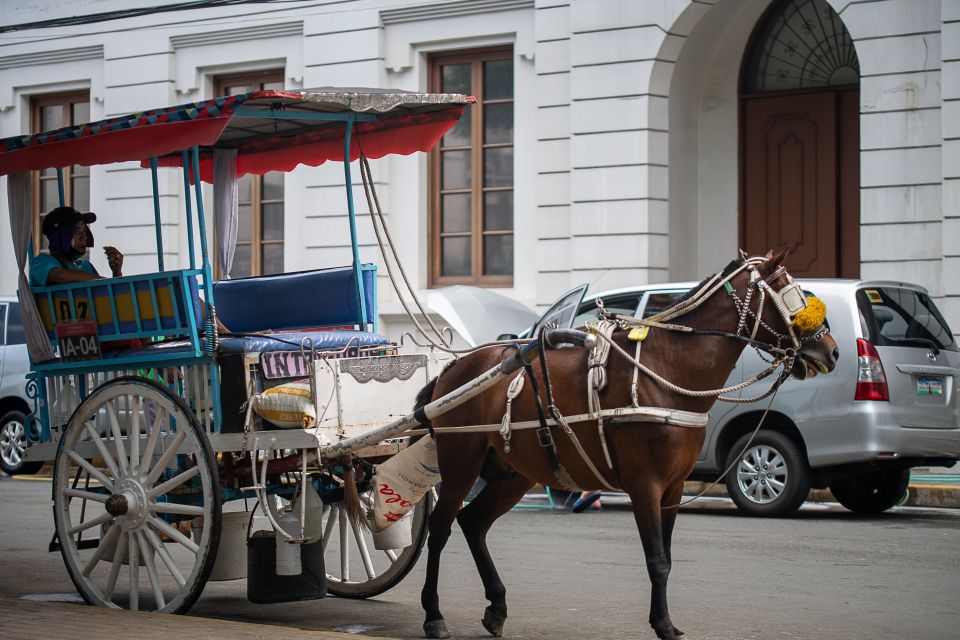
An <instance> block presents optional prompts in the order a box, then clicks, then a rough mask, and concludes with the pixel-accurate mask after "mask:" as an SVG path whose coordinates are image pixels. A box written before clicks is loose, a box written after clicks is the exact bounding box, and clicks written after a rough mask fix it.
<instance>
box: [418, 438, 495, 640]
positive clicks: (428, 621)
mask: <svg viewBox="0 0 960 640" xmlns="http://www.w3.org/2000/svg"><path fill="white" fill-rule="evenodd" d="M469 453H470V452H467V451H464V455H463V457H462V459H461V463H462V464H461V465H460V467H459V469H458V472H457V473H456V474H453V473H449V474H448V473H447V472H446V470H445V469H441V473H442V474H443V483H442V484H441V485H440V495H439V497H438V499H437V505H436V506H435V507H434V509H433V513H431V514H430V522H429V531H430V533H429V537H428V538H427V576H426V578H425V579H424V581H423V590H422V591H421V592H420V604H421V606H422V607H423V610H424V613H425V614H426V615H425V619H424V622H423V633H424V635H425V636H426V637H427V638H449V637H450V632H449V631H448V630H447V625H446V623H445V622H444V620H443V614H442V613H441V612H440V595H439V592H438V584H439V580H440V554H441V553H442V552H443V547H444V546H445V545H446V544H447V540H448V539H449V538H450V527H451V526H452V525H453V521H454V520H455V519H456V517H457V512H458V511H460V507H461V506H463V499H464V498H465V497H467V494H468V493H469V492H470V488H471V487H472V486H473V483H474V482H475V481H476V479H477V478H478V477H479V476H480V468H481V467H482V465H483V459H484V458H483V455H482V454H481V455H477V456H470V455H468V454H469ZM441 460H442V459H441ZM473 467H476V468H475V469H474V468H473Z"/></svg>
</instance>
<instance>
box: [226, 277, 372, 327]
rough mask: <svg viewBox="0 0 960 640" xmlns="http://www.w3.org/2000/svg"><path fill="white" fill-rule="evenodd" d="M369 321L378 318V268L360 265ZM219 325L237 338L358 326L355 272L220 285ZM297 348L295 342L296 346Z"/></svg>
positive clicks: (231, 282) (268, 278) (243, 279)
mask: <svg viewBox="0 0 960 640" xmlns="http://www.w3.org/2000/svg"><path fill="white" fill-rule="evenodd" d="M362 274H363V284H364V293H365V295H364V298H365V304H366V308H367V311H368V313H367V317H368V318H374V317H376V295H377V292H376V279H377V268H376V265H372V264H371V265H363V267H362ZM213 299H214V301H215V302H216V307H217V316H218V317H219V318H220V320H221V322H223V324H224V325H225V326H226V327H227V328H229V329H230V331H233V332H236V333H253V332H256V331H264V330H270V331H290V330H302V329H317V328H322V327H335V328H344V327H348V328H349V327H353V326H354V325H358V324H360V305H359V301H358V300H357V294H356V281H355V279H354V276H353V267H351V266H347V267H334V268H331V269H315V270H313V271H299V272H296V273H281V274H277V275H271V276H255V277H253V278H237V279H236V280H221V281H219V282H216V283H214V285H213ZM297 342H298V343H299V340H298V341H297Z"/></svg>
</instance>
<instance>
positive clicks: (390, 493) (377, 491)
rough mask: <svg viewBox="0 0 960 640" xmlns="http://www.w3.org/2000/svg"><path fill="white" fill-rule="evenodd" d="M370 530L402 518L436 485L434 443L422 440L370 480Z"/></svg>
mask: <svg viewBox="0 0 960 640" xmlns="http://www.w3.org/2000/svg"><path fill="white" fill-rule="evenodd" d="M373 481H374V487H373V490H374V501H373V527H374V530H375V531H382V530H384V529H386V528H387V527H389V526H390V525H391V524H393V523H394V522H396V521H397V520H399V519H400V518H402V517H403V516H404V515H405V514H406V513H407V512H408V511H410V509H413V507H414V505H416V504H417V503H418V502H420V499H421V498H423V496H424V494H425V493H426V492H427V491H430V489H432V488H433V487H434V485H436V484H437V483H438V482H440V469H439V467H438V466H437V443H436V442H434V440H433V438H432V437H431V436H424V437H423V438H420V439H419V440H417V442H416V443H414V444H413V445H412V446H409V447H407V448H406V449H404V450H403V451H401V452H400V453H398V454H396V455H395V456H393V457H392V458H390V459H389V460H387V461H386V462H384V463H383V464H380V465H377V472H376V473H375V474H374V476H373Z"/></svg>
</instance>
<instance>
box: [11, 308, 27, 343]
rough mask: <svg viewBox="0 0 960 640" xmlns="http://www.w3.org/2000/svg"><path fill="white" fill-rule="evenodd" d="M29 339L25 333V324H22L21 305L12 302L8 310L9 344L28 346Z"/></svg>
mask: <svg viewBox="0 0 960 640" xmlns="http://www.w3.org/2000/svg"><path fill="white" fill-rule="evenodd" d="M26 343H27V337H26V336H25V335H24V333H23V323H21V322H20V303H19V302H11V303H10V306H9V307H8V308H7V344H26Z"/></svg>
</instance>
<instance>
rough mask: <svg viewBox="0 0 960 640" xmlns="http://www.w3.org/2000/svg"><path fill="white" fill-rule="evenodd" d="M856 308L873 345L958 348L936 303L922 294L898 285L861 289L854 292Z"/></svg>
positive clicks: (949, 349) (952, 349) (956, 349)
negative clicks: (855, 294) (855, 293)
mask: <svg viewBox="0 0 960 640" xmlns="http://www.w3.org/2000/svg"><path fill="white" fill-rule="evenodd" d="M857 307H858V308H859V310H860V313H861V314H862V316H863V320H864V322H863V324H864V325H865V326H866V328H867V332H866V333H867V335H868V337H869V339H870V342H872V343H873V344H874V345H877V346H917V347H930V346H935V347H936V348H938V349H945V350H948V351H958V350H960V348H958V346H957V343H956V341H955V340H954V339H953V333H952V332H951V331H950V327H949V326H948V325H947V322H946V320H944V319H943V316H941V315H940V310H939V309H937V305H935V304H934V303H933V300H932V299H931V298H930V296H928V295H927V294H925V293H922V292H920V291H914V290H913V289H902V288H900V287H872V288H864V289H860V290H859V291H857Z"/></svg>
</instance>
